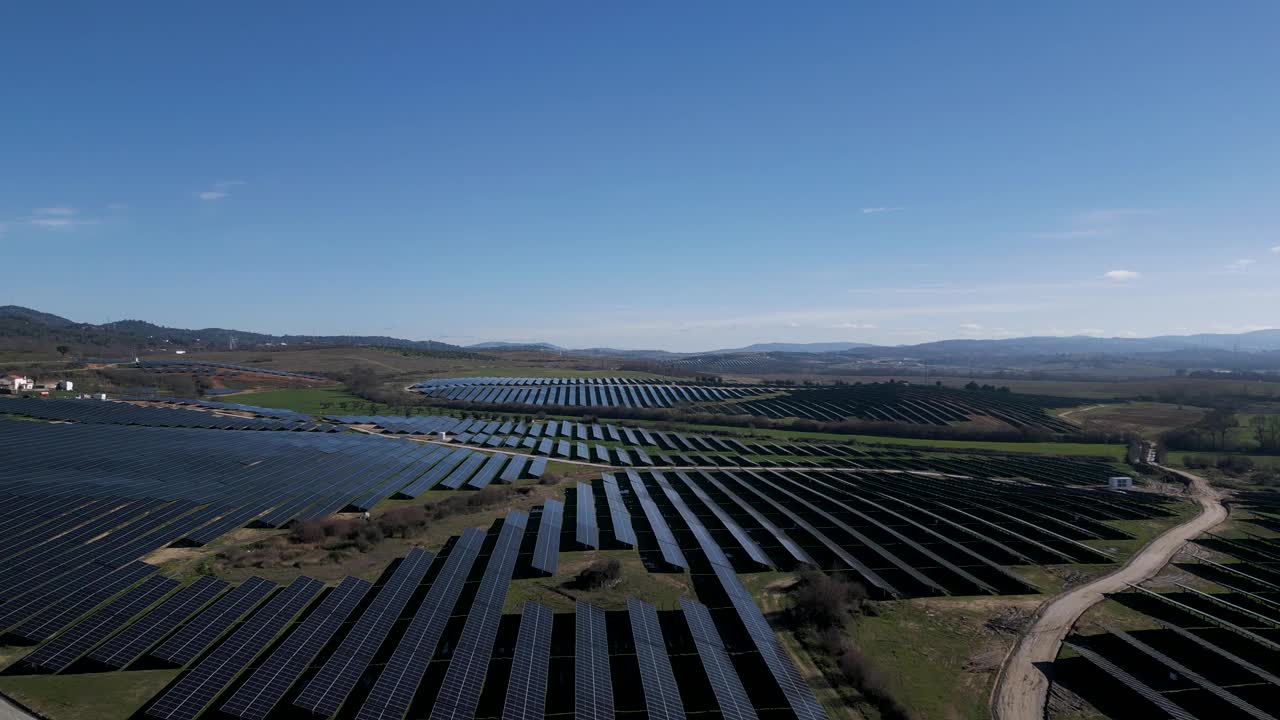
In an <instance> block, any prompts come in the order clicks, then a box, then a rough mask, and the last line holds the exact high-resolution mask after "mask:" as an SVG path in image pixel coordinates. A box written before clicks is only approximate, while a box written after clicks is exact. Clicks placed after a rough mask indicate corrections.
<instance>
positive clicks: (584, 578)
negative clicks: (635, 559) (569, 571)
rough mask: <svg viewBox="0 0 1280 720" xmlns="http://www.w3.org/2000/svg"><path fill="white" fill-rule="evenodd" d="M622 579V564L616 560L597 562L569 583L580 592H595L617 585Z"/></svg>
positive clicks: (580, 572) (579, 572) (581, 571)
mask: <svg viewBox="0 0 1280 720" xmlns="http://www.w3.org/2000/svg"><path fill="white" fill-rule="evenodd" d="M621 579H622V563H620V562H618V560H617V559H616V558H605V559H603V560H596V561H595V562H593V563H591V564H590V565H588V566H586V567H585V568H583V569H582V570H580V571H578V574H577V575H575V576H574V578H573V580H572V581H571V582H570V583H569V584H570V586H571V587H574V588H576V589H578V590H595V589H596V588H602V587H605V586H612V585H616V584H617V583H618V581H619V580H621Z"/></svg>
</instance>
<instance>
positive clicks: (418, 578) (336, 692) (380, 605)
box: [293, 548, 435, 716]
mask: <svg viewBox="0 0 1280 720" xmlns="http://www.w3.org/2000/svg"><path fill="white" fill-rule="evenodd" d="M434 557H435V556H434V555H433V554H431V553H429V552H427V551H426V550H423V549H421V548H414V549H413V550H410V551H409V554H408V555H406V556H405V558H404V560H403V561H401V563H400V566H399V567H397V568H396V571H395V572H394V573H393V574H392V575H391V579H390V580H388V581H387V583H386V584H385V585H383V586H382V589H381V590H379V591H378V594H377V596H376V597H374V599H373V602H371V603H369V607H367V608H366V609H365V611H364V614H362V615H361V616H360V619H359V620H357V621H356V623H355V625H354V626H353V627H352V628H351V632H349V633H347V636H346V637H345V638H343V640H342V644H341V645H339V646H338V649H337V650H336V651H334V653H333V656H332V657H330V658H329V660H328V662H326V663H325V664H324V665H323V666H321V668H320V670H319V671H318V672H316V675H315V677H313V678H311V680H310V682H308V683H307V685H306V687H304V688H302V692H301V693H299V695H298V698H297V699H296V700H294V701H293V704H294V705H295V706H296V707H299V708H302V709H304V710H308V711H310V712H312V713H315V714H317V715H326V716H327V715H332V714H334V713H335V712H337V711H338V707H339V706H341V705H342V701H343V700H345V699H346V697H347V695H348V694H349V693H350V692H351V689H352V688H354V687H355V685H356V682H357V681H358V680H359V679H360V676H361V675H363V674H364V671H365V668H367V667H369V662H370V661H372V660H373V656H374V655H375V654H377V652H378V648H379V647H381V646H382V643H383V641H384V640H386V637H387V633H388V632H390V631H391V626H392V625H393V624H394V623H395V621H396V619H397V618H399V617H400V613H401V612H402V611H403V610H404V606H405V604H406V603H408V602H409V598H410V597H412V596H413V593H414V591H415V590H417V589H418V585H419V584H420V583H421V582H422V577H423V575H425V574H426V573H427V568H428V567H430V566H431V561H432V559H433V558H434Z"/></svg>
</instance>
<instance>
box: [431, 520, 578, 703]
mask: <svg viewBox="0 0 1280 720" xmlns="http://www.w3.org/2000/svg"><path fill="white" fill-rule="evenodd" d="M544 512H545V511H544ZM528 521H529V518H528V516H527V515H525V514H524V513H522V512H519V511H514V510H513V511H511V512H509V513H507V517H506V519H505V520H504V521H503V524H502V530H501V532H500V533H499V535H498V542H497V544H496V545H495V546H494V548H493V553H492V554H491V555H490V556H489V562H488V564H487V565H486V566H485V570H484V577H483V578H482V579H481V581H480V589H479V591H477V592H476V597H475V600H474V601H473V602H472V605H471V611H470V613H469V614H468V615H467V621H466V623H465V624H464V625H463V628H462V636H461V637H460V638H459V639H458V646H457V648H456V649H455V650H454V651H453V656H452V657H451V658H450V659H449V667H448V669H447V670H446V671H445V676H444V681H443V682H442V683H441V685H440V692H439V693H438V694H437V695H436V700H435V704H434V705H433V706H432V707H431V720H471V718H473V717H474V716H475V712H476V707H477V706H478V705H479V704H480V691H481V689H482V688H483V686H484V678H485V673H486V671H487V670H488V668H489V659H490V657H491V655H492V653H493V643H494V640H496V639H497V636H498V623H499V622H500V621H501V620H502V607H503V605H504V604H505V603H506V600H507V589H508V587H509V586H510V584H511V574H512V572H513V571H514V570H515V566H516V556H517V555H519V553H520V544H521V541H522V540H523V538H524V531H525V528H526V527H527V525H528ZM557 536H558V533H557Z"/></svg>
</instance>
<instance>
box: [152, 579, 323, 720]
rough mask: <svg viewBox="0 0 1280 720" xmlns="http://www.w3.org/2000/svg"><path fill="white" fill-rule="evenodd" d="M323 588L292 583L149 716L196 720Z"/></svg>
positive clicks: (167, 694) (316, 584) (312, 583)
mask: <svg viewBox="0 0 1280 720" xmlns="http://www.w3.org/2000/svg"><path fill="white" fill-rule="evenodd" d="M322 589H324V583H322V582H320V581H319V580H316V579H314V578H309V577H300V578H298V579H296V580H294V581H293V582H291V583H289V586H288V587H286V588H285V589H284V590H282V591H280V593H279V594H278V595H276V596H275V597H273V598H272V599H271V600H269V601H268V602H267V604H266V605H263V606H262V609H260V610H258V611H257V612H255V613H254V614H253V615H252V616H251V617H250V618H249V619H248V620H246V621H245V622H244V624H243V625H241V626H240V627H239V628H238V629H237V630H236V631H235V632H233V633H231V636H230V637H228V638H227V639H226V641H225V642H223V643H222V644H221V645H219V646H218V647H217V648H215V649H214V651H213V652H211V653H209V655H208V656H207V657H205V659H204V660H201V661H200V663H199V664H198V665H196V666H195V667H194V668H193V669H192V670H191V672H189V673H187V674H186V675H183V676H182V679H181V680H179V681H178V682H177V684H176V685H174V686H172V687H170V688H169V690H168V691H167V692H165V693H164V694H163V695H161V696H160V697H159V699H157V700H156V701H155V702H153V703H152V704H151V706H150V707H148V708H147V714H148V715H150V716H152V717H157V718H164V720H193V719H194V718H195V717H196V716H197V715H199V714H200V713H201V712H202V711H204V709H205V708H207V707H208V706H209V704H210V703H212V702H213V700H214V698H216V697H217V696H218V695H219V694H220V693H221V692H222V690H223V688H225V687H226V686H227V685H230V684H231V681H232V680H234V679H235V678H236V676H237V675H239V674H240V673H241V672H242V671H243V670H244V669H245V668H246V667H248V665H249V663H251V662H253V659H254V658H256V657H257V656H258V654H259V653H261V652H262V651H263V650H264V649H265V648H266V647H267V645H268V644H270V643H271V641H272V639H274V638H275V636H276V635H278V634H279V633H280V631H281V630H283V629H284V628H285V627H286V626H287V625H288V624H289V623H290V622H292V621H293V619H294V618H295V617H297V616H298V613H300V612H302V610H303V609H304V608H305V607H306V606H307V605H308V604H310V603H311V601H312V600H313V599H315V596H316V595H318V594H319V593H320V591H321V590H322Z"/></svg>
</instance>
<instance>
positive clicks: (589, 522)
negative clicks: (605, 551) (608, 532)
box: [574, 482, 600, 548]
mask: <svg viewBox="0 0 1280 720" xmlns="http://www.w3.org/2000/svg"><path fill="white" fill-rule="evenodd" d="M574 512H575V513H577V517H576V519H575V521H574V525H575V527H574V540H576V541H577V542H578V543H580V544H582V545H586V546H587V547H592V548H599V547H600V526H599V525H598V524H597V523H596V499H595V493H594V492H593V491H592V490H591V486H590V485H588V484H587V483H582V482H580V483H578V489H577V492H576V493H575V495H574Z"/></svg>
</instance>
